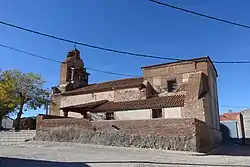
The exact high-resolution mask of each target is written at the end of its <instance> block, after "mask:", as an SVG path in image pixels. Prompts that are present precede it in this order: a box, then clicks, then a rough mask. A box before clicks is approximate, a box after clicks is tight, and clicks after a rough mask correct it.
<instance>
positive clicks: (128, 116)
mask: <svg viewBox="0 0 250 167" xmlns="http://www.w3.org/2000/svg"><path fill="white" fill-rule="evenodd" d="M151 113H152V110H151V109H144V110H127V111H117V112H114V116H115V119H116V120H136V119H151Z"/></svg>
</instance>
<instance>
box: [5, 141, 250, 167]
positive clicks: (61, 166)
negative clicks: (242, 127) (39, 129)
mask: <svg viewBox="0 0 250 167" xmlns="http://www.w3.org/2000/svg"><path fill="white" fill-rule="evenodd" d="M227 149H228V147H227ZM235 149H237V150H238V151H237V150H235ZM240 149H241V148H240V147H235V148H234V149H232V150H235V151H232V150H231V151H230V150H229V149H228V150H226V153H230V154H231V156H228V155H204V154H192V153H186V152H173V151H160V150H149V149H136V148H117V147H106V146H95V145H83V144H73V143H56V142H54V143H52V142H42V143H41V142H39V143H37V142H29V143H25V144H18V145H0V166H1V167H17V166H18V167H33V166H34V167H88V166H93V167H99V166H100V167H113V166H124V167H125V166H133V167H137V166H138V167H151V166H152V167H156V166H159V167H160V166H185V167H187V166H231V167H239V166H244V167H250V156H246V155H248V154H247V153H249V152H250V149H249V148H245V150H244V151H243V152H242V154H240V151H239V150H240ZM247 150H249V151H247ZM233 152H235V153H237V154H235V155H233V156H232V154H233ZM224 153H225V152H224ZM224 153H223V151H222V150H220V151H219V152H218V153H217V154H224ZM236 155H237V156H236Z"/></svg>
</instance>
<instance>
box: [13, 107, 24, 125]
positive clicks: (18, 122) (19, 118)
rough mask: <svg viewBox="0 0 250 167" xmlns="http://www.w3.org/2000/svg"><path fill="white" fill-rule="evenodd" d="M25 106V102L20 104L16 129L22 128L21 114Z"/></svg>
mask: <svg viewBox="0 0 250 167" xmlns="http://www.w3.org/2000/svg"><path fill="white" fill-rule="evenodd" d="M23 106H24V104H21V105H20V109H19V111H18V113H17V117H16V121H15V130H20V120H21V116H22V113H23Z"/></svg>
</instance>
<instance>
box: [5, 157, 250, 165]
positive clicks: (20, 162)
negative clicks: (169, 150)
mask: <svg viewBox="0 0 250 167" xmlns="http://www.w3.org/2000/svg"><path fill="white" fill-rule="evenodd" d="M86 163H88V164H95V165H97V164H100V165H101V164H117V166H119V164H138V165H139V164H150V165H164V166H166V165H177V166H228V167H243V166H244V167H250V166H248V165H242V166H241V165H221V164H205V163H204V164H203V163H197V164H196V163H177V162H153V161H91V162H53V161H41V160H30V159H18V158H4V157H0V167H17V166H18V167H90V166H89V165H87V164H86Z"/></svg>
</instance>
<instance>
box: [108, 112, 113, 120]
mask: <svg viewBox="0 0 250 167" xmlns="http://www.w3.org/2000/svg"><path fill="white" fill-rule="evenodd" d="M113 119H115V116H114V113H113V112H110V113H106V120H113Z"/></svg>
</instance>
